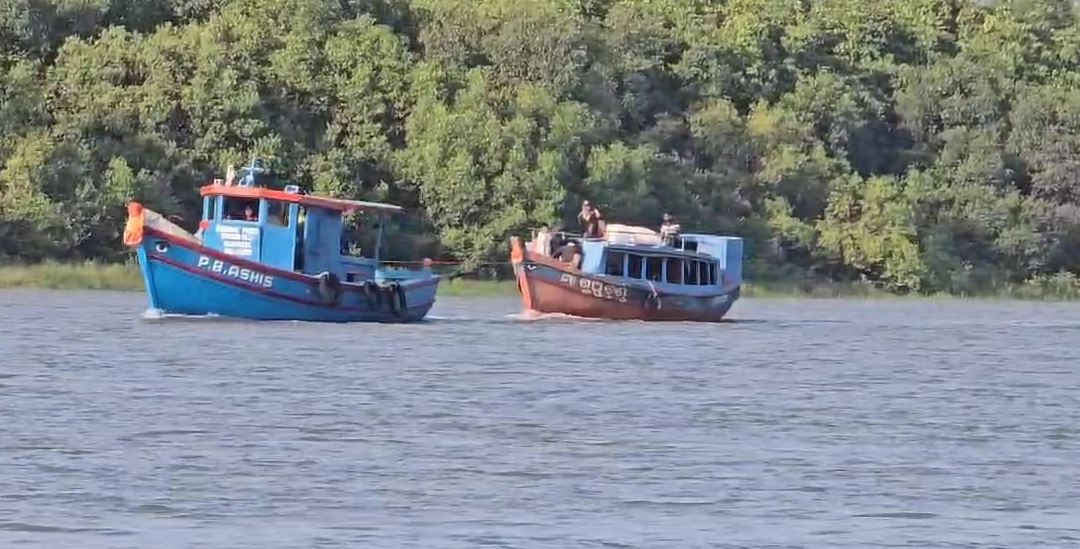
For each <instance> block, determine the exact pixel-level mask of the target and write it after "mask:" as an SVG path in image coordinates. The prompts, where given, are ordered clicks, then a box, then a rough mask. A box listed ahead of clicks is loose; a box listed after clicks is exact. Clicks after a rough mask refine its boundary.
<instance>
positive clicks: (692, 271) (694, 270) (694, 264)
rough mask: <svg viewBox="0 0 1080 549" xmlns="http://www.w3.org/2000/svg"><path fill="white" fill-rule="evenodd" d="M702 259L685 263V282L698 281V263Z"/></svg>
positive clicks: (695, 282)
mask: <svg viewBox="0 0 1080 549" xmlns="http://www.w3.org/2000/svg"><path fill="white" fill-rule="evenodd" d="M699 263H700V261H687V262H686V263H684V264H683V283H684V284H697V283H698V264H699Z"/></svg>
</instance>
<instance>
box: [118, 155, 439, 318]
mask: <svg viewBox="0 0 1080 549" xmlns="http://www.w3.org/2000/svg"><path fill="white" fill-rule="evenodd" d="M231 171H232V170H231V169H230V174H229V176H228V178H227V179H226V180H224V181H223V180H221V179H215V180H214V181H213V183H212V184H210V185H207V186H204V187H202V188H201V189H200V194H201V195H202V197H203V213H202V221H200V223H199V230H198V231H197V232H196V233H195V234H192V233H190V232H188V231H185V230H184V229H182V228H181V227H179V226H177V225H176V224H174V223H172V222H171V221H169V220H168V219H166V218H165V217H164V216H162V215H161V214H159V213H157V212H154V211H152V210H150V209H147V208H145V207H143V206H142V205H141V204H139V203H137V202H132V203H130V204H129V205H128V220H127V225H126V227H125V230H124V237H123V238H124V243H125V244H126V245H127V246H130V247H132V248H134V249H135V251H136V254H137V256H138V260H139V267H140V269H141V271H142V277H143V281H144V283H145V287H146V293H147V296H148V297H149V300H150V307H151V308H152V309H157V310H159V311H161V312H163V313H169V314H182V315H219V316H226V317H235V318H244V319H253V320H305V321H326V322H358V321H360V322H363V321H368V322H409V321H417V320H421V319H423V318H424V316H425V315H427V313H428V311H429V310H430V309H431V306H432V305H433V304H434V303H435V293H436V290H437V288H438V284H439V280H440V278H439V277H438V276H436V275H435V274H433V273H432V272H431V269H430V265H428V264H424V265H422V266H420V267H419V268H415V269H413V268H386V267H385V265H384V264H383V263H380V260H379V257H380V251H381V247H382V226H383V222H382V221H383V220H384V219H385V216H388V215H392V214H395V213H399V212H402V211H403V209H402V208H400V207H398V206H395V205H391V204H380V203H375V202H361V201H355V200H339V199H333V198H326V197H320V196H313V195H308V194H303V193H301V192H300V190H299V189H298V188H297V187H296V186H295V185H285V186H283V188H282V189H274V188H270V187H269V186H267V185H265V184H264V183H265V181H264V180H265V179H268V177H266V176H267V175H268V174H266V170H265V169H263V168H262V167H261V166H260V165H259V163H258V162H252V164H251V166H248V167H246V168H243V169H242V170H241V177H240V179H239V181H235V183H234V177H233V174H232V173H231ZM350 213H355V214H357V215H358V216H360V217H365V216H367V217H374V218H375V219H374V221H376V223H377V225H376V226H377V229H375V233H376V234H374V235H373V236H374V242H375V243H374V246H373V249H371V250H370V253H368V254H366V255H362V254H354V253H353V252H352V251H351V250H348V249H343V248H345V246H343V238H342V235H343V234H344V223H343V217H344V214H350Z"/></svg>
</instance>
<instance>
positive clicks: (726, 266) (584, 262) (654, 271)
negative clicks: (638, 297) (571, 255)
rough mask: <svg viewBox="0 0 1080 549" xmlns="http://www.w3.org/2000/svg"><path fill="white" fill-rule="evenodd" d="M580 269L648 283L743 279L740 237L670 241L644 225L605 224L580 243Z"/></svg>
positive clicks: (693, 237) (717, 282)
mask: <svg viewBox="0 0 1080 549" xmlns="http://www.w3.org/2000/svg"><path fill="white" fill-rule="evenodd" d="M579 243H580V245H581V250H582V257H581V266H580V270H581V271H582V272H584V273H589V274H594V275H598V276H603V277H613V278H621V279H627V281H633V280H639V281H642V282H645V283H651V284H653V285H670V286H679V287H687V286H691V287H694V286H722V287H726V286H729V285H733V284H738V283H741V281H742V253H743V250H742V239H741V238H738V237H731V236H717V235H709V234H683V235H680V236H679V237H678V238H676V239H675V242H674V244H673V245H664V243H663V242H662V241H661V238H660V235H659V234H658V233H656V232H655V231H652V230H651V229H648V228H645V227H630V226H623V225H613V224H609V225H608V226H607V228H606V231H605V235H604V236H603V237H602V238H586V239H582V240H580V241H579Z"/></svg>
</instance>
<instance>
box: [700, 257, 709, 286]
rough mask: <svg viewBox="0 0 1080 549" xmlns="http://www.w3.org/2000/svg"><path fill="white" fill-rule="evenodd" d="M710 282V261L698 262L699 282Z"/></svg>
mask: <svg viewBox="0 0 1080 549" xmlns="http://www.w3.org/2000/svg"><path fill="white" fill-rule="evenodd" d="M708 283H709V263H708V262H706V261H699V262H698V284H702V285H705V284H708Z"/></svg>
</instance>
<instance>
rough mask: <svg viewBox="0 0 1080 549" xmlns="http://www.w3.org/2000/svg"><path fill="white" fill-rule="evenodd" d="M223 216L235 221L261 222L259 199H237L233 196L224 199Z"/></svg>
mask: <svg viewBox="0 0 1080 549" xmlns="http://www.w3.org/2000/svg"><path fill="white" fill-rule="evenodd" d="M222 200H223V201H224V202H223V203H222V206H221V215H222V217H224V218H225V219H231V220H234V221H251V222H255V221H258V220H259V199H258V198H236V197H232V196H228V197H222Z"/></svg>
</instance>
